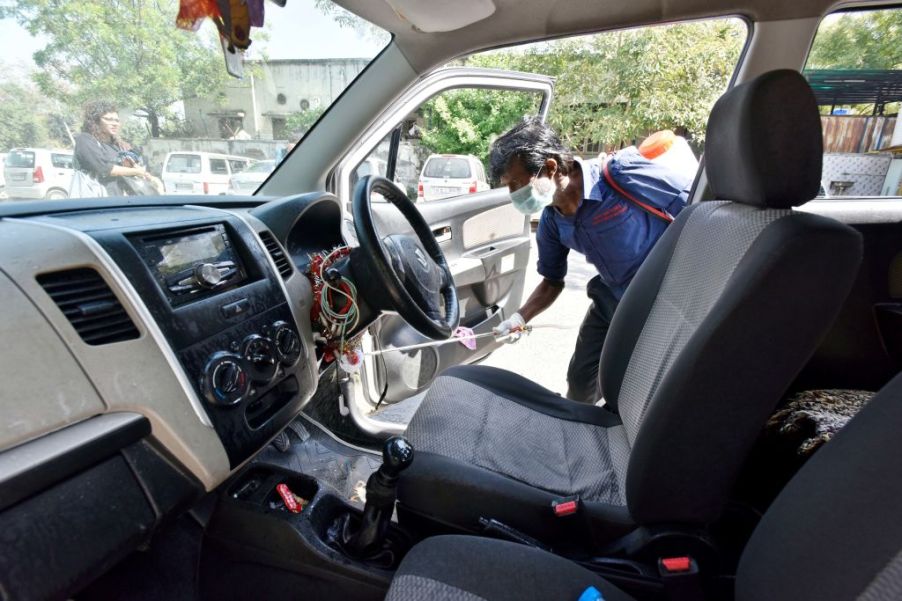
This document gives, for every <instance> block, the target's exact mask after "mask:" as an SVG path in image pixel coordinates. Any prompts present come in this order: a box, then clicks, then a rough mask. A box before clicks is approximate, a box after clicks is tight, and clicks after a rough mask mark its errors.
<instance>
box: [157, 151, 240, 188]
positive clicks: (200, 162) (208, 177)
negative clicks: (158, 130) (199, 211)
mask: <svg viewBox="0 0 902 601" xmlns="http://www.w3.org/2000/svg"><path fill="white" fill-rule="evenodd" d="M252 162H253V160H252V159H249V158H247V157H240V156H234V155H228V154H216V153H212V152H170V153H169V154H167V155H166V160H164V161H163V177H162V180H163V186H164V187H165V190H166V194H214V195H215V194H225V193H227V192H228V190H229V180H230V178H231V177H232V176H233V175H235V174H237V173H241V172H242V171H244V170H245V169H247V167H248V166H249V165H250V164H251V163H252Z"/></svg>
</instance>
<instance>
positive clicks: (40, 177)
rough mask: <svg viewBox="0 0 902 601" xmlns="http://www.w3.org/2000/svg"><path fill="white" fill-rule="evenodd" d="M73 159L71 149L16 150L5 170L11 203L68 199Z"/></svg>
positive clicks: (8, 159) (7, 158) (9, 158)
mask: <svg viewBox="0 0 902 601" xmlns="http://www.w3.org/2000/svg"><path fill="white" fill-rule="evenodd" d="M73 160H74V159H73V157H72V151H71V150H48V149H46V148H13V149H12V150H10V151H9V154H8V155H7V157H6V162H5V165H4V167H3V178H4V180H5V182H6V185H5V188H4V191H5V193H6V196H7V197H8V198H9V199H11V200H23V199H37V198H46V199H48V200H59V199H62V198H68V197H69V192H68V190H69V182H71V181H72V173H73Z"/></svg>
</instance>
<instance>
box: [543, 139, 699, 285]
mask: <svg viewBox="0 0 902 601" xmlns="http://www.w3.org/2000/svg"><path fill="white" fill-rule="evenodd" d="M635 154H636V155H637V156H638V152H636V153H635ZM618 158H620V155H618ZM622 158H623V161H622V163H623V164H622V166H619V167H622V171H620V173H619V174H618V173H615V178H616V180H617V181H618V182H623V181H624V180H623V179H621V175H624V176H626V177H629V171H630V169H631V164H630V161H631V160H632V155H631V154H630V153H628V152H626V151H624V154H623V157H622ZM577 162H579V165H580V168H581V169H582V176H583V200H582V201H580V204H579V207H578V208H577V210H576V214H574V215H572V216H564V215H561V213H560V212H558V210H557V209H556V208H554V207H553V206H548V207H545V209H544V210H543V212H542V216H541V218H540V220H539V228H538V231H537V233H536V243H537V244H538V247H539V264H538V271H539V275H541V276H542V277H545V278H548V279H549V280H555V281H560V280H563V279H564V276H565V275H567V255H568V254H569V252H570V249H573V250H575V251H577V252H579V253H582V254H583V255H585V256H586V259H587V260H588V261H589V263H591V264H592V265H593V266H595V269H597V270H598V273H599V275H600V276H601V279H602V281H604V283H605V284H607V285H608V287H610V289H611V291H612V292H613V293H614V295H615V296H616V297H617V298H618V299H619V298H620V297H621V296H623V293H624V292H625V291H626V287H627V286H628V285H629V283H630V281H631V280H632V279H633V276H634V275H636V271H638V269H639V266H640V265H642V262H643V261H644V260H645V257H647V256H648V253H649V252H651V249H652V247H653V246H654V245H655V242H657V241H658V238H660V237H661V234H663V233H664V230H665V228H666V227H667V223H666V222H665V221H664V220H663V219H660V218H658V217H654V216H652V215H650V214H649V213H648V212H647V211H645V210H644V209H641V208H640V207H638V206H637V205H636V204H634V203H633V202H631V201H629V200H627V199H625V198H623V197H622V196H620V194H618V193H617V192H615V191H614V190H613V189H612V188H611V187H610V186H609V185H608V184H607V182H606V181H605V180H604V178H603V177H602V175H601V165H600V164H599V163H598V161H583V160H580V159H577ZM639 162H644V163H645V165H643V166H642V168H644V169H646V170H647V169H648V167H647V166H646V165H647V164H648V161H645V160H644V159H641V157H640V158H639V159H637V160H634V161H632V164H633V165H636V167H637V168H638V163H639ZM655 170H657V172H655ZM651 173H653V174H654V175H655V177H653V178H645V177H643V178H639V179H635V180H632V181H631V188H630V189H631V190H634V191H639V192H640V194H639V195H640V196H641V197H642V198H644V199H648V198H654V197H655V195H656V194H657V196H660V191H661V190H660V188H666V189H669V190H671V191H675V192H676V194H677V196H680V197H682V201H683V202H685V200H686V198H688V194H689V188H690V187H691V185H692V179H691V178H690V177H688V176H686V175H684V174H675V173H673V172H671V171H669V170H663V169H660V168H658V167H657V166H655V167H654V168H652V170H651ZM642 191H644V192H646V193H645V194H643V193H641V192H642Z"/></svg>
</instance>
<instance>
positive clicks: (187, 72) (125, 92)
mask: <svg viewBox="0 0 902 601" xmlns="http://www.w3.org/2000/svg"><path fill="white" fill-rule="evenodd" d="M177 12H178V0H18V1H17V2H16V3H15V4H14V5H13V6H11V7H7V8H5V9H4V10H3V13H2V15H0V16H4V17H14V18H15V19H16V20H18V21H19V22H20V23H21V24H23V25H24V26H25V27H26V28H27V30H28V31H29V33H31V34H32V35H35V36H41V37H42V38H43V39H45V40H46V41H47V43H46V45H45V46H44V47H43V48H42V49H41V50H38V51H37V52H35V54H34V61H35V63H36V64H37V66H38V68H39V70H38V71H37V72H36V73H35V74H34V79H35V82H36V83H37V85H38V87H39V88H40V90H41V91H42V92H43V93H44V94H46V95H47V96H48V97H50V98H54V99H57V100H59V101H61V102H62V103H64V104H66V105H68V106H69V107H80V106H81V105H82V104H84V103H85V102H87V101H90V100H95V99H106V100H111V101H113V102H115V103H116V104H118V105H119V106H122V107H130V108H135V109H142V110H144V111H145V112H146V114H147V116H148V121H149V122H150V125H151V128H152V133H153V135H154V136H158V135H159V134H160V123H161V121H162V120H163V119H164V118H165V117H166V116H167V115H168V114H169V113H170V107H171V105H172V104H173V103H174V102H176V101H178V100H182V99H184V98H188V97H193V96H206V95H208V94H210V93H212V92H214V91H216V90H219V89H221V88H222V86H223V82H224V81H225V79H226V77H227V75H226V74H225V70H224V69H223V66H222V56H221V51H220V50H219V47H218V45H217V44H216V41H215V35H206V36H205V35H203V33H204V30H202V31H201V32H199V33H191V32H186V31H181V30H178V29H176V27H175V16H176V14H177ZM207 27H208V28H209V27H210V26H209V25H208V26H207ZM207 32H208V33H212V32H211V31H210V30H209V29H208V30H207Z"/></svg>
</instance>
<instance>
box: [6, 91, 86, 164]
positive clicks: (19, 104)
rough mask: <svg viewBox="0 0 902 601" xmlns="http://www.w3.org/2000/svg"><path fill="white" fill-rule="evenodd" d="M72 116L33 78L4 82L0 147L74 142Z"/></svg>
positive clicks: (65, 144)
mask: <svg viewBox="0 0 902 601" xmlns="http://www.w3.org/2000/svg"><path fill="white" fill-rule="evenodd" d="M69 118H71V117H70V115H67V114H66V113H64V112H62V111H61V110H59V109H58V108H57V107H56V106H54V103H53V102H51V101H48V100H47V99H46V98H45V97H44V96H43V95H42V94H40V93H38V91H37V90H35V89H34V86H33V85H31V84H30V83H29V82H14V81H7V82H4V83H0V151H3V152H6V151H7V150H9V149H10V148H15V147H17V146H18V147H23V146H38V147H40V146H70V145H71V142H70V140H69V136H68V134H67V133H66V122H67V121H68V119H69Z"/></svg>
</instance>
